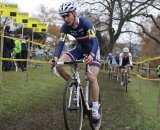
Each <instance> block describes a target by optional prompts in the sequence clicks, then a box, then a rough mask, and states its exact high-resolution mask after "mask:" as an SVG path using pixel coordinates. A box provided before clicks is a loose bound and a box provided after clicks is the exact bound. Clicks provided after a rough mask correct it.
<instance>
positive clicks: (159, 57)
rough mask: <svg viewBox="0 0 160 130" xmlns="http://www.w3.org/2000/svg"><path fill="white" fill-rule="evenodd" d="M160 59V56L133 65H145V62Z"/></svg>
mask: <svg viewBox="0 0 160 130" xmlns="http://www.w3.org/2000/svg"><path fill="white" fill-rule="evenodd" d="M159 59H160V56H158V57H154V58H147V59H145V60H143V61H140V62H133V63H134V64H143V63H145V62H147V61H153V60H159Z"/></svg>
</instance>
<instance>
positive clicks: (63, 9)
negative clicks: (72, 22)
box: [59, 2, 76, 16]
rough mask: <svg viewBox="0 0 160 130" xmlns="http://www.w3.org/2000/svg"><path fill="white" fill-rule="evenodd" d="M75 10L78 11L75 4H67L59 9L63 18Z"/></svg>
mask: <svg viewBox="0 0 160 130" xmlns="http://www.w3.org/2000/svg"><path fill="white" fill-rule="evenodd" d="M75 10H76V7H75V6H74V4H73V3H71V2H66V3H63V4H62V5H61V6H60V7H59V14H60V15H61V16H63V15H67V13H68V12H72V11H75Z"/></svg>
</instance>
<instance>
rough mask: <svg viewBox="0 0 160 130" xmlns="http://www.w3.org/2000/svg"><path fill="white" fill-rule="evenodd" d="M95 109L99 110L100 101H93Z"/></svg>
mask: <svg viewBox="0 0 160 130" xmlns="http://www.w3.org/2000/svg"><path fill="white" fill-rule="evenodd" d="M92 105H93V109H94V110H99V103H98V102H92Z"/></svg>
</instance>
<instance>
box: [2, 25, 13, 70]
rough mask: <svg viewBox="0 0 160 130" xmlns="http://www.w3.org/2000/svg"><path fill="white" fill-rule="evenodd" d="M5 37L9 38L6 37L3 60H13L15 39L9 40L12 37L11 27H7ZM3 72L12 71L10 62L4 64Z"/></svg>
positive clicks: (5, 61)
mask: <svg viewBox="0 0 160 130" xmlns="http://www.w3.org/2000/svg"><path fill="white" fill-rule="evenodd" d="M4 36H7V37H4V44H3V58H11V53H12V51H13V48H14V41H13V39H10V38H8V37H11V35H10V26H6V27H5V30H4ZM2 70H3V71H10V70H11V63H10V61H7V60H4V61H3V62H2Z"/></svg>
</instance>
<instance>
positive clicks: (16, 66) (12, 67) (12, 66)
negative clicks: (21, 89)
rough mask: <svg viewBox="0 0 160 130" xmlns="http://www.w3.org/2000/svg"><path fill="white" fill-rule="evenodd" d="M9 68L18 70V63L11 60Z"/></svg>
mask: <svg viewBox="0 0 160 130" xmlns="http://www.w3.org/2000/svg"><path fill="white" fill-rule="evenodd" d="M11 70H13V71H15V72H17V71H18V65H17V63H16V62H14V61H12V62H11Z"/></svg>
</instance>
